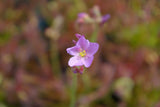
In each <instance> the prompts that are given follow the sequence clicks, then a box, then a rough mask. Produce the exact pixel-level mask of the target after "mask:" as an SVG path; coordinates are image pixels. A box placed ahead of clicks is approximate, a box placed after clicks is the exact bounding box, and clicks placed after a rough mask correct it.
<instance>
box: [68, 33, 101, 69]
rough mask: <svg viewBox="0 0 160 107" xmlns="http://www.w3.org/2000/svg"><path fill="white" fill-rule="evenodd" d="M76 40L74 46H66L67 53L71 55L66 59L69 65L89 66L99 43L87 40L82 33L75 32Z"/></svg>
mask: <svg viewBox="0 0 160 107" xmlns="http://www.w3.org/2000/svg"><path fill="white" fill-rule="evenodd" d="M76 37H77V38H78V41H77V42H75V41H74V43H75V46H73V47H71V48H67V53H69V54H70V55H72V57H71V58H70V59H69V61H68V65H69V66H70V67H76V66H83V65H84V66H85V67H86V68H88V67H90V66H91V64H92V61H93V58H94V54H95V53H96V52H97V51H98V48H99V44H98V43H92V42H89V40H87V39H85V37H84V36H83V35H80V34H76Z"/></svg>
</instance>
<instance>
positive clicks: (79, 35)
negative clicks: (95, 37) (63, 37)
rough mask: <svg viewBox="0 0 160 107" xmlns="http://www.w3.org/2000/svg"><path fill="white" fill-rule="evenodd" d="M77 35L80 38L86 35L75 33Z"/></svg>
mask: <svg viewBox="0 0 160 107" xmlns="http://www.w3.org/2000/svg"><path fill="white" fill-rule="evenodd" d="M75 35H76V37H77V38H78V39H80V38H81V37H84V35H81V34H78V33H77V34H75Z"/></svg>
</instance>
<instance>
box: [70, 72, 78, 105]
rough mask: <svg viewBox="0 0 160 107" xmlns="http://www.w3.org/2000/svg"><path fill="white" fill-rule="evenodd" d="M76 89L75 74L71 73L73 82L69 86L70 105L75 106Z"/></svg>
mask: <svg viewBox="0 0 160 107" xmlns="http://www.w3.org/2000/svg"><path fill="white" fill-rule="evenodd" d="M76 90H77V74H74V73H73V82H72V87H71V103H70V107H75V104H76Z"/></svg>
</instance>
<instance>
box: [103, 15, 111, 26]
mask: <svg viewBox="0 0 160 107" xmlns="http://www.w3.org/2000/svg"><path fill="white" fill-rule="evenodd" d="M110 17H111V16H110V14H106V15H104V16H103V17H102V20H101V24H104V23H105V22H106V21H107V20H108V19H109V18H110Z"/></svg>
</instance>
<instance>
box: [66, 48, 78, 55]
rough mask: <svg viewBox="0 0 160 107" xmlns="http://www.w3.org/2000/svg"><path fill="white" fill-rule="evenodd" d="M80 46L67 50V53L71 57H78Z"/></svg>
mask: <svg viewBox="0 0 160 107" xmlns="http://www.w3.org/2000/svg"><path fill="white" fill-rule="evenodd" d="M79 49H80V47H79V46H73V47H71V48H67V53H69V54H70V55H77V54H79Z"/></svg>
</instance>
